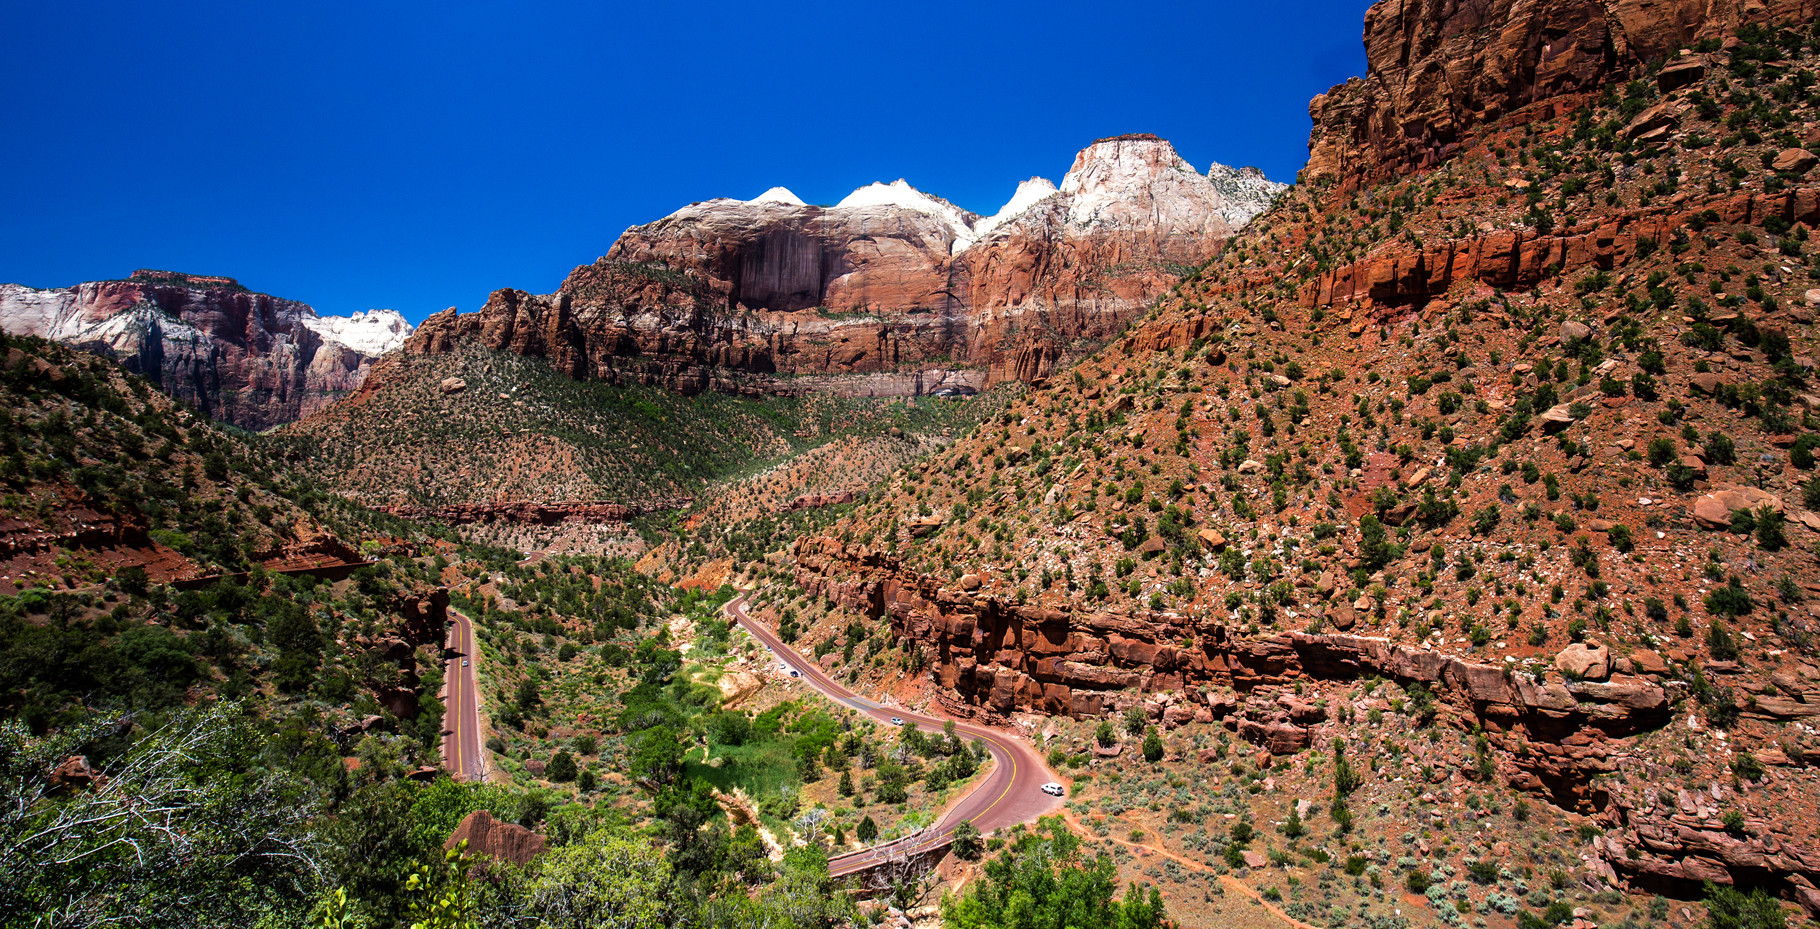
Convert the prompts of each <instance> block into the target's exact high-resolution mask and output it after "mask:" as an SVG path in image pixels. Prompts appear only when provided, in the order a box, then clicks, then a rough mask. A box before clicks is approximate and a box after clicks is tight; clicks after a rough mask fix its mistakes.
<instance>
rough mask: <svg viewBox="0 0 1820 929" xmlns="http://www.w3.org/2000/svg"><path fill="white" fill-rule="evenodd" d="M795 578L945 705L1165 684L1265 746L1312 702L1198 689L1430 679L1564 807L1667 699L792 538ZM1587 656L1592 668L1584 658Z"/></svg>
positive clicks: (1505, 767)
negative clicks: (867, 631) (923, 656)
mask: <svg viewBox="0 0 1820 929" xmlns="http://www.w3.org/2000/svg"><path fill="white" fill-rule="evenodd" d="M794 555H795V559H796V565H797V568H796V580H797V584H798V586H800V587H801V588H802V589H803V590H804V591H805V592H806V593H807V594H808V595H810V596H812V597H813V596H825V597H828V598H829V599H831V600H833V601H835V602H836V603H839V604H841V605H842V606H845V607H847V608H849V609H853V610H856V611H859V612H863V613H865V614H866V615H867V616H869V617H871V618H873V619H881V620H888V621H889V622H890V623H891V627H892V630H893V631H894V632H895V633H896V634H898V635H900V636H903V637H906V638H908V639H910V640H912V641H915V642H917V643H919V644H920V645H921V646H922V647H923V648H924V650H925V651H926V653H927V655H928V657H929V661H930V666H931V670H930V674H931V675H932V678H933V680H934V681H935V683H937V684H938V685H939V686H940V690H941V691H944V692H947V693H951V694H954V695H955V696H956V697H957V698H958V700H957V701H956V702H955V703H954V704H953V705H952V706H951V709H954V710H957V711H961V712H971V713H977V714H982V715H987V716H992V715H1004V714H1009V713H1012V712H1016V711H1020V710H1034V711H1039V712H1045V713H1052V714H1069V715H1073V716H1077V717H1090V716H1098V715H1101V714H1102V713H1107V712H1116V711H1119V710H1122V709H1124V708H1128V707H1131V706H1140V705H1144V704H1145V701H1146V698H1147V695H1157V694H1171V693H1173V694H1176V695H1178V696H1179V699H1182V700H1186V701H1188V702H1190V703H1193V704H1196V707H1195V709H1194V710H1191V711H1190V712H1191V713H1193V714H1195V715H1198V714H1199V711H1200V710H1201V709H1205V710H1206V711H1207V716H1208V717H1209V718H1230V720H1231V722H1230V725H1232V726H1233V727H1234V728H1235V729H1236V731H1237V732H1238V733H1239V734H1240V735H1241V736H1242V737H1244V738H1246V739H1248V740H1250V741H1252V742H1255V743H1257V744H1259V745H1261V746H1263V747H1265V748H1266V749H1268V750H1269V751H1271V752H1273V753H1289V752H1294V751H1299V750H1300V749H1302V748H1305V747H1307V746H1308V745H1310V744H1311V737H1312V732H1311V729H1312V727H1314V726H1318V725H1320V724H1321V723H1322V721H1323V720H1324V718H1325V716H1324V713H1323V712H1322V711H1320V709H1319V708H1318V707H1316V706H1315V705H1314V704H1313V703H1311V702H1308V701H1303V700H1299V699H1295V698H1287V699H1281V700H1274V701H1268V702H1263V703H1256V704H1253V703H1249V702H1248V703H1246V704H1245V705H1244V706H1243V707H1241V706H1240V704H1239V703H1238V701H1236V700H1228V699H1222V698H1221V697H1220V696H1219V694H1218V692H1217V691H1214V690H1209V689H1208V688H1206V687H1203V686H1201V685H1211V686H1212V687H1214V688H1231V689H1233V690H1236V691H1239V692H1251V691H1254V690H1257V689H1258V688H1263V687H1278V686H1283V685H1288V684H1293V683H1295V682H1297V681H1321V680H1337V681H1350V680H1356V679H1360V678H1364V677H1369V676H1374V675H1375V676H1379V677H1384V678H1388V679H1391V680H1396V681H1400V682H1403V683H1406V684H1407V683H1416V682H1419V683H1422V684H1424V685H1426V686H1428V687H1430V688H1432V689H1433V691H1434V692H1435V694H1436V695H1437V697H1438V698H1439V699H1440V701H1441V704H1442V707H1443V710H1444V712H1446V713H1449V714H1452V715H1453V716H1455V717H1457V718H1458V720H1459V721H1460V723H1461V724H1462V725H1479V726H1482V727H1484V730H1485V732H1486V734H1487V737H1488V738H1490V739H1491V741H1492V743H1493V744H1495V745H1498V746H1499V747H1501V748H1504V749H1505V750H1506V751H1507V752H1508V755H1507V757H1506V758H1505V760H1504V761H1503V762H1502V764H1501V765H1500V767H1499V775H1500V776H1501V777H1502V778H1503V779H1504V780H1505V781H1506V782H1507V783H1510V784H1511V785H1513V786H1515V787H1517V788H1519V789H1524V790H1531V791H1535V792H1539V793H1544V794H1548V795H1550V796H1551V797H1552V798H1553V799H1555V800H1556V801H1557V802H1560V803H1562V804H1563V805H1566V806H1570V807H1572V806H1594V805H1597V803H1598V801H1599V798H1598V797H1595V796H1594V787H1593V785H1592V778H1593V776H1594V775H1597V774H1600V773H1603V772H1607V771H1610V770H1612V765H1613V764H1614V759H1615V753H1614V752H1612V751H1610V750H1609V748H1608V746H1610V745H1611V743H1613V742H1614V741H1615V740H1619V739H1623V738H1625V737H1628V736H1632V735H1636V734H1638V733H1642V732H1647V731H1652V730H1654V729H1657V728H1659V727H1661V726H1662V725H1664V724H1665V723H1666V722H1667V721H1668V720H1669V718H1670V716H1671V715H1672V713H1673V708H1672V704H1671V702H1670V697H1669V694H1668V692H1667V691H1666V690H1665V689H1664V688H1663V687H1661V686H1659V685H1658V684H1656V683H1653V682H1651V681H1649V680H1646V679H1644V678H1641V677H1636V676H1632V675H1628V674H1619V675H1612V676H1611V678H1610V680H1606V681H1595V680H1562V679H1560V678H1557V677H1552V676H1551V678H1549V679H1539V678H1536V677H1534V676H1532V675H1529V674H1526V673H1522V672H1513V671H1508V670H1506V669H1504V668H1502V667H1495V666H1492V665H1482V664H1475V663H1472V662H1468V661H1463V660H1460V659H1458V658H1453V657H1450V656H1447V655H1443V654H1440V653H1438V652H1433V651H1428V650H1425V649H1418V648H1411V647H1407V646H1401V645H1397V644H1394V643H1392V642H1389V641H1387V640H1384V639H1378V638H1370V637H1366V636H1355V635H1340V634H1313V633H1303V632H1287V633H1282V634H1277V635H1271V636H1265V637H1260V638H1241V637H1239V636H1238V635H1237V634H1236V633H1235V632H1234V630H1232V629H1230V628H1228V627H1227V626H1226V625H1224V624H1222V623H1218V622H1212V621H1195V620H1191V619H1186V618H1182V617H1177V616H1174V615H1173V614H1157V613H1148V612H1146V613H1141V614H1127V613H1110V612H1109V613H1085V612H1078V611H1070V610H1062V609H1054V608H1048V607H1039V606H1033V605H1025V604H1018V603H1015V602H1011V601H1008V600H1004V599H1001V598H999V597H997V596H993V595H988V594H982V593H980V592H978V591H974V590H968V589H966V587H967V585H966V584H964V583H953V584H951V583H949V582H946V581H944V580H943V579H941V578H938V577H932V576H927V575H921V574H915V573H912V572H908V571H905V570H903V569H901V568H900V567H899V566H898V564H897V562H896V559H895V558H893V557H892V556H890V555H887V554H885V553H883V552H879V551H873V550H870V549H867V548H865V547H864V546H860V545H851V546H850V545H845V544H843V543H841V542H839V541H836V540H833V539H825V538H805V539H802V540H799V541H798V542H797V543H796V545H795V547H794ZM1591 670H1597V669H1588V671H1589V672H1590V671H1591Z"/></svg>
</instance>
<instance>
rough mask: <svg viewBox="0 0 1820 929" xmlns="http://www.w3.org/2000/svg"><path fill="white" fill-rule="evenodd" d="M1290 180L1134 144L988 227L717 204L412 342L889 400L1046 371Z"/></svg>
mask: <svg viewBox="0 0 1820 929" xmlns="http://www.w3.org/2000/svg"><path fill="white" fill-rule="evenodd" d="M1282 189H1283V188H1282V185H1279V184H1273V183H1271V182H1270V181H1268V180H1266V179H1264V177H1263V175H1262V174H1259V173H1258V172H1257V171H1256V170H1255V169H1242V170H1234V169H1231V168H1227V167H1225V166H1223V165H1215V166H1214V167H1213V169H1212V170H1211V171H1210V173H1209V174H1206V175H1203V174H1200V173H1198V172H1196V171H1195V170H1194V169H1193V168H1192V167H1190V166H1189V165H1188V164H1187V162H1185V161H1183V160H1182V159H1181V157H1180V156H1179V155H1177V154H1176V152H1175V149H1174V148H1173V147H1171V146H1170V145H1169V143H1168V142H1165V141H1163V140H1161V139H1158V138H1156V137H1154V136H1122V137H1119V138H1115V139H1103V140H1101V141H1099V142H1095V143H1094V144H1093V145H1091V146H1089V147H1088V148H1087V149H1085V150H1083V151H1082V152H1081V153H1080V154H1079V156H1077V157H1076V159H1075V162H1074V166H1073V167H1072V168H1071V169H1070V170H1069V172H1068V174H1067V176H1066V177H1065V178H1064V179H1063V181H1062V184H1061V187H1060V188H1059V189H1057V188H1056V187H1055V186H1054V185H1052V184H1050V183H1049V182H1048V181H1045V180H1043V179H1041V178H1033V179H1031V180H1029V181H1026V182H1024V183H1023V184H1022V185H1020V186H1019V187H1018V190H1017V192H1016V193H1015V194H1014V195H1013V197H1012V198H1011V200H1010V201H1009V202H1008V203H1007V204H1006V205H1005V208H1004V209H1002V210H1001V211H1000V212H999V213H997V214H995V215H993V216H990V217H981V216H979V215H977V214H974V213H970V212H968V211H966V210H963V209H960V208H959V207H956V206H954V205H953V204H951V203H948V202H947V201H944V200H942V199H940V198H939V197H934V196H931V195H929V194H925V193H923V192H921V191H918V190H916V189H914V188H912V187H910V186H909V185H908V184H906V183H904V182H903V181H898V182H896V183H894V184H874V185H871V186H869V187H864V188H861V189H860V190H857V191H855V192H854V193H853V194H852V195H851V196H849V197H848V198H846V199H845V200H843V201H842V202H841V203H840V204H837V205H835V206H833V207H820V206H811V205H808V204H804V203H803V202H802V201H801V200H799V199H797V198H796V197H795V196H794V195H792V194H790V193H789V192H788V191H784V190H781V189H774V190H772V191H770V192H767V193H766V194H765V195H764V196H761V197H759V198H757V199H755V200H750V201H741V200H730V199H719V200H709V201H706V202H703V203H696V204H691V205H690V206H687V207H684V208H683V209H681V210H678V211H677V212H675V213H673V214H671V215H669V216H667V217H665V218H663V219H661V220H658V221H657V222H654V223H649V224H646V225H643V226H637V227H634V228H632V229H630V230H627V231H626V233H625V234H624V235H623V236H621V237H620V239H619V241H618V242H616V243H615V244H614V245H613V247H612V249H611V250H609V251H608V253H607V255H606V256H605V257H604V258H602V259H600V260H599V261H597V262H595V263H594V264H592V265H586V266H583V267H580V268H577V269H576V270H575V271H574V272H573V273H572V274H570V275H569V278H568V279H567V280H565V281H564V282H563V284H562V286H561V287H560V288H559V289H558V290H557V292H556V293H554V294H548V295H536V294H530V293H526V292H523V291H517V290H502V291H498V292H496V293H494V294H493V295H492V296H491V297H490V298H489V299H488V301H487V303H486V305H485V306H483V307H482V308H481V309H480V311H479V312H477V313H474V314H470V315H466V316H463V315H459V314H457V313H456V312H454V311H453V310H451V311H448V312H445V313H439V314H437V315H435V316H432V317H431V318H430V319H428V320H425V322H424V324H423V326H422V327H421V329H420V330H419V332H418V334H417V335H416V337H414V338H413V339H412V340H411V342H410V343H409V345H408V346H407V349H408V350H409V351H412V352H417V353H424V354H433V353H442V352H447V351H452V350H453V348H454V346H455V345H456V344H458V343H459V342H460V341H461V340H463V339H477V340H479V341H481V342H482V343H483V344H485V345H487V346H488V347H490V348H494V349H497V350H502V351H512V352H517V353H519V354H526V355H536V356H541V357H545V358H548V359H549V360H550V363H551V364H552V365H553V366H554V367H556V368H557V369H558V370H560V371H563V372H564V373H567V374H569V375H571V376H573V377H585V378H599V379H604V380H630V381H635V382H639V383H645V384H654V385H659V386H665V387H669V388H672V389H678V390H681V391H684V392H695V391H700V390H710V389H712V390H725V391H736V392H740V391H743V392H750V391H764V392H789V391H790V390H791V389H792V387H793V386H794V385H792V384H791V383H790V382H789V381H788V380H785V378H797V377H800V376H804V375H865V376H868V377H867V379H866V383H867V385H868V386H867V387H865V388H864V389H863V392H864V393H868V394H873V395H901V394H918V393H929V392H933V391H934V390H936V389H939V388H941V387H945V386H960V387H973V388H979V387H984V386H988V385H989V384H991V383H994V382H997V381H1004V380H1038V379H1041V378H1044V377H1047V376H1048V375H1049V374H1050V373H1052V372H1053V371H1054V370H1055V367H1056V365H1057V364H1058V363H1059V362H1061V361H1063V360H1065V359H1067V358H1071V357H1073V356H1074V355H1075V354H1077V353H1078V351H1079V350H1080V349H1081V347H1083V346H1084V345H1087V344H1091V343H1093V342H1095V341H1098V340H1101V339H1104V338H1106V337H1107V336H1109V335H1110V334H1111V333H1113V332H1115V331H1116V330H1117V328H1118V327H1119V326H1120V325H1122V324H1123V323H1124V321H1125V320H1126V319H1128V318H1130V317H1131V316H1132V315H1134V314H1135V313H1137V312H1138V311H1139V310H1141V309H1142V308H1143V307H1144V306H1145V305H1147V303H1148V302H1149V301H1150V300H1151V299H1153V298H1155V297H1156V296H1157V295H1158V294H1160V293H1162V292H1163V291H1164V290H1166V289H1167V288H1168V287H1169V286H1171V285H1173V284H1174V282H1175V281H1176V280H1178V279H1179V278H1180V276H1181V272H1182V270H1183V269H1184V268H1186V267H1188V266H1190V265H1193V264H1197V263H1199V262H1202V261H1205V260H1207V259H1208V258H1210V257H1212V256H1213V255H1214V254H1216V253H1217V251H1218V249H1219V248H1220V246H1221V245H1222V244H1223V243H1224V241H1225V240H1226V238H1227V237H1229V236H1230V235H1231V234H1232V233H1233V231H1234V230H1236V229H1237V228H1239V227H1240V226H1242V225H1243V224H1244V223H1245V222H1246V221H1248V220H1249V219H1250V218H1251V217H1252V216H1254V215H1256V214H1257V213H1259V212H1261V211H1262V210H1263V209H1264V207H1265V206H1267V205H1268V204H1269V203H1270V201H1271V199H1272V198H1273V197H1275V195H1276V194H1277V193H1278V192H1280V191H1281V190H1282Z"/></svg>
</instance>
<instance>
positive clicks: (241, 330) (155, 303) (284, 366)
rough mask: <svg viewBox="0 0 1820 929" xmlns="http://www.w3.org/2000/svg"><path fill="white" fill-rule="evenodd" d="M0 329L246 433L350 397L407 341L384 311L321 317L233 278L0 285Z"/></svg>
mask: <svg viewBox="0 0 1820 929" xmlns="http://www.w3.org/2000/svg"><path fill="white" fill-rule="evenodd" d="M0 329H4V330H5V331H6V332H9V333H13V334H15V335H34V336H41V337H44V338H48V339H52V340H54V341H57V342H62V343H64V344H66V345H72V346H75V347H77V348H82V349H86V350H89V351H94V352H98V353H100V354H104V355H107V356H109V357H112V358H115V359H117V360H119V361H120V362H121V363H122V364H123V365H124V366H125V367H126V368H127V369H128V370H131V371H133V372H135V373H138V374H141V375H144V376H145V377H146V378H148V379H150V380H151V381H152V382H153V383H156V384H157V385H158V386H159V387H160V388H161V389H162V390H164V392H165V393H167V394H170V395H171V396H173V397H176V398H177V399H179V400H182V401H184V402H185V403H188V404H190V405H191V406H194V407H195V408H196V409H197V410H198V411H200V412H202V413H203V414H205V415H207V416H209V417H210V418H213V419H217V420H220V421H222V422H226V423H231V424H233V425H236V426H240V427H242V428H245V429H254V430H259V429H269V428H271V427H273V426H277V425H281V424H283V423H287V422H292V421H294V420H297V419H301V418H303V417H304V416H308V415H309V414H311V413H313V412H315V411H316V410H319V409H321V408H322V407H324V406H327V405H328V404H330V403H332V402H334V401H335V400H336V399H338V398H339V397H342V396H344V395H346V394H348V393H350V392H352V391H353V390H355V389H357V388H358V387H359V386H360V384H361V381H362V380H364V379H365V377H366V373H367V367H368V365H369V364H370V363H371V362H372V360H373V359H374V358H377V357H378V356H380V355H383V354H385V353H386V352H388V351H391V350H392V349H394V348H397V347H398V346H399V345H401V344H402V343H403V342H404V340H405V338H407V337H408V336H409V335H410V334H411V331H412V329H411V324H410V323H408V322H406V321H405V319H404V317H403V316H400V315H399V314H398V313H396V312H394V311H392V310H368V311H365V312H361V313H355V314H354V315H352V316H319V315H317V313H316V311H315V310H314V309H312V308H311V307H310V306H309V305H308V304H304V303H299V302H297V301H295V300H285V299H282V298H279V297H273V296H271V295H269V294H261V293H255V292H253V291H251V290H248V289H247V288H246V287H243V286H241V284H240V283H239V282H238V281H236V280H234V279H233V278H231V277H220V276H210V275H195V274H186V273H183V272H176V271H155V270H147V269H141V270H139V271H135V272H133V274H132V276H131V277H128V278H126V279H124V280H111V281H89V282H86V283H82V284H77V285H75V286H74V287H61V288H49V289H42V290H41V289H37V288H32V287H26V286H23V285H19V284H0Z"/></svg>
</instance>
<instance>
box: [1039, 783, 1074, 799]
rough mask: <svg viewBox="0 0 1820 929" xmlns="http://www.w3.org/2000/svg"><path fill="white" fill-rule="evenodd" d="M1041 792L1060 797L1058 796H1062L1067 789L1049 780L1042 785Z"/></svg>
mask: <svg viewBox="0 0 1820 929" xmlns="http://www.w3.org/2000/svg"><path fill="white" fill-rule="evenodd" d="M1043 793H1046V794H1048V795H1049V796H1051V797H1060V796H1063V795H1064V794H1066V793H1068V791H1067V789H1066V788H1064V787H1062V785H1060V784H1057V783H1056V782H1054V781H1050V782H1049V783H1047V784H1044V785H1043Z"/></svg>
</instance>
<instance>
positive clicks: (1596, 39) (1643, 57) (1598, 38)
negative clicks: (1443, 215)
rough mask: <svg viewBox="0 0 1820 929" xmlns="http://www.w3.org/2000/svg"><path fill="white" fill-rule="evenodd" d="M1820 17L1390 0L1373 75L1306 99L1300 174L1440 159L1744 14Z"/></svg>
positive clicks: (1708, 2) (1795, 10)
mask: <svg viewBox="0 0 1820 929" xmlns="http://www.w3.org/2000/svg"><path fill="white" fill-rule="evenodd" d="M1816 13H1820V2H1816V0H1517V2H1515V3H1494V2H1488V0H1381V2H1379V3H1377V4H1375V5H1373V6H1372V8H1371V9H1370V10H1369V11H1368V12H1367V13H1366V14H1365V55H1366V73H1365V76H1364V77H1363V78H1353V79H1352V80H1349V81H1347V82H1346V83H1344V84H1340V85H1338V86H1336V87H1334V88H1333V89H1331V90H1329V91H1328V92H1327V93H1325V94H1322V95H1320V96H1318V97H1316V98H1314V100H1313V101H1312V102H1310V103H1309V104H1308V113H1309V116H1310V117H1312V118H1313V120H1314V132H1313V134H1312V136H1311V137H1310V139H1309V145H1308V148H1309V155H1308V167H1307V168H1306V169H1304V171H1303V174H1302V178H1303V180H1305V181H1310V182H1313V181H1318V180H1322V179H1326V180H1330V181H1340V182H1344V183H1347V184H1359V183H1363V182H1365V181H1368V180H1371V179H1373V178H1376V177H1380V176H1383V175H1385V174H1396V173H1404V172H1408V171H1413V170H1417V169H1420V168H1425V167H1430V166H1432V165H1435V164H1438V163H1439V162H1441V161H1442V160H1444V159H1446V158H1447V157H1448V156H1449V155H1451V154H1452V153H1453V152H1454V151H1457V150H1459V149H1460V148H1461V147H1462V146H1464V145H1467V144H1470V142H1471V140H1472V139H1473V137H1474V135H1475V131H1476V129H1477V127H1479V126H1481V125H1485V124H1488V123H1496V122H1498V121H1515V122H1524V121H1528V120H1529V119H1533V118H1546V117H1549V116H1552V115H1555V114H1557V113H1559V112H1566V111H1568V110H1571V109H1573V108H1575V107H1576V106H1578V105H1579V103H1581V102H1582V101H1583V100H1584V98H1585V96H1586V95H1589V94H1595V93H1597V92H1599V91H1601V90H1602V89H1603V88H1604V87H1605V86H1606V85H1607V84H1610V83H1612V82H1613V81H1618V80H1622V79H1624V78H1626V77H1628V76H1630V75H1632V74H1633V73H1635V71H1636V70H1637V69H1639V68H1640V67H1641V66H1642V65H1643V64H1644V63H1646V62H1649V61H1651V60H1652V59H1660V58H1664V57H1669V56H1673V55H1675V54H1676V53H1678V52H1679V51H1680V50H1681V49H1683V48H1687V47H1690V46H1691V45H1693V44H1694V43H1696V42H1698V41H1699V40H1701V39H1707V38H1719V37H1722V36H1726V35H1730V34H1731V33H1732V32H1733V31H1734V30H1735V29H1736V27H1737V26H1738V25H1739V24H1740V23H1746V22H1756V23H1776V22H1786V21H1803V22H1807V21H1811V20H1812V19H1813V18H1814V17H1815V15H1816Z"/></svg>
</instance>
